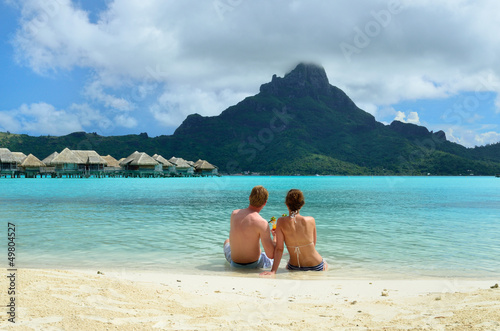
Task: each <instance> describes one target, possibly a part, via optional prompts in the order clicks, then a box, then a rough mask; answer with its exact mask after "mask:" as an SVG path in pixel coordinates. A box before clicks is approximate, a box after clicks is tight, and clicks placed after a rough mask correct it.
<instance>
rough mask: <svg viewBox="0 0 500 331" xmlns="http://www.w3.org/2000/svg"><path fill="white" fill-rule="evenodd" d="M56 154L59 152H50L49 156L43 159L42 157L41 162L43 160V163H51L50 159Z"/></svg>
mask: <svg viewBox="0 0 500 331" xmlns="http://www.w3.org/2000/svg"><path fill="white" fill-rule="evenodd" d="M58 155H59V153H57V152H54V153H52V154H50V155H49V156H47V157H46V158H45V159H43V160H42V162H43V163H45V164H46V165H49V164H51V163H52V160H53V159H54V158H55V157H56V156H58Z"/></svg>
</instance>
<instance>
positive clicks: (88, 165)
mask: <svg viewBox="0 0 500 331" xmlns="http://www.w3.org/2000/svg"><path fill="white" fill-rule="evenodd" d="M72 152H73V153H74V154H75V155H76V156H78V157H79V158H80V160H82V163H80V164H79V168H80V169H81V170H85V171H104V167H105V166H106V165H107V162H106V160H104V159H103V158H102V157H101V156H100V155H99V154H97V152H96V151H91V150H73V151H72Z"/></svg>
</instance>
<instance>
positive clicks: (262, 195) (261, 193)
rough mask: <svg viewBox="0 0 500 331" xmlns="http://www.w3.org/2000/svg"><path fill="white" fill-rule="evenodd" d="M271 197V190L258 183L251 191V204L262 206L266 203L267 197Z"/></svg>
mask: <svg viewBox="0 0 500 331" xmlns="http://www.w3.org/2000/svg"><path fill="white" fill-rule="evenodd" d="M268 197H269V192H267V190H266V189H265V187H264V186H262V185H257V186H255V187H254V188H253V189H252V193H250V204H251V205H252V206H254V207H257V208H259V207H262V206H263V205H265V204H266V202H267V198H268Z"/></svg>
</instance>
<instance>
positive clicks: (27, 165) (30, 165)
mask: <svg viewBox="0 0 500 331" xmlns="http://www.w3.org/2000/svg"><path fill="white" fill-rule="evenodd" d="M44 167H45V163H43V162H42V161H40V160H39V159H38V158H37V157H36V156H34V155H33V154H30V155H28V156H27V157H26V158H25V159H24V161H23V162H22V163H21V165H20V166H19V168H20V171H21V172H23V173H24V174H25V176H26V178H35V177H36V176H38V175H40V174H41V173H40V171H41V169H42V168H44Z"/></svg>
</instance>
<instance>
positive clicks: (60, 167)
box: [49, 147, 83, 172]
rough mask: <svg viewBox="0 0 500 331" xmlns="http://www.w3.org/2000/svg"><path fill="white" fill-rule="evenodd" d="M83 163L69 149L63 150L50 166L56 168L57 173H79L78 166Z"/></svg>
mask: <svg viewBox="0 0 500 331" xmlns="http://www.w3.org/2000/svg"><path fill="white" fill-rule="evenodd" d="M81 163H83V161H82V160H81V159H80V158H79V157H78V156H77V155H76V154H75V153H73V151H71V150H70V149H69V148H67V147H66V148H65V149H63V151H62V152H61V153H59V154H58V155H57V156H56V157H54V158H53V159H52V161H50V163H49V165H51V166H53V167H55V168H56V169H55V170H56V171H70V172H71V171H73V172H76V171H78V165H79V164H81Z"/></svg>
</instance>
